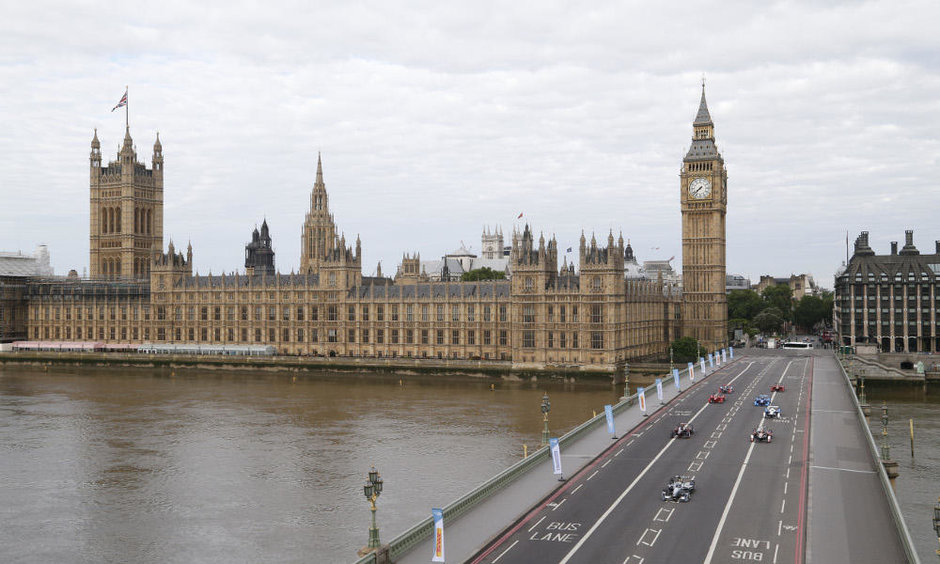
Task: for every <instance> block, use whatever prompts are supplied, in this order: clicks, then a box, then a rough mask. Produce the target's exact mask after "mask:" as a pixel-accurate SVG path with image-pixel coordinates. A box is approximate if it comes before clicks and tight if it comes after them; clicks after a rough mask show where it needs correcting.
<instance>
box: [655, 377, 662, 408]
mask: <svg viewBox="0 0 940 564" xmlns="http://www.w3.org/2000/svg"><path fill="white" fill-rule="evenodd" d="M656 397H658V398H659V403H660V404H661V403H663V379H662V378H657V379H656Z"/></svg>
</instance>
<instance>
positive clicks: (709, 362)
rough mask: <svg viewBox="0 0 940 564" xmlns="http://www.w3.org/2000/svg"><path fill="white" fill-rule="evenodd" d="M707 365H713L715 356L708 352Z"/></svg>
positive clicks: (711, 366) (712, 366) (710, 366)
mask: <svg viewBox="0 0 940 564" xmlns="http://www.w3.org/2000/svg"><path fill="white" fill-rule="evenodd" d="M708 367H709V368H714V367H715V357H713V356H712V353H708Z"/></svg>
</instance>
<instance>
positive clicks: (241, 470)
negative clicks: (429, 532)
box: [0, 366, 623, 563]
mask: <svg viewBox="0 0 940 564" xmlns="http://www.w3.org/2000/svg"><path fill="white" fill-rule="evenodd" d="M491 383H493V384H495V390H494V391H491V390H490V384H491ZM544 391H548V393H549V396H550V399H551V403H552V408H551V414H550V427H551V429H552V431H553V433H552V434H553V435H559V434H561V433H563V432H564V431H567V430H569V429H571V428H572V427H574V426H576V425H578V424H580V423H581V422H583V421H584V420H586V419H588V418H589V417H591V416H592V415H593V410H597V411H598V412H601V411H602V410H603V406H604V404H605V403H615V402H616V401H617V398H618V397H619V396H620V395H621V394H622V393H623V388H622V386H619V387H618V390H614V389H613V386H612V385H611V384H610V383H609V381H607V382H605V381H597V380H595V381H579V382H575V383H572V382H562V381H558V380H554V381H550V380H547V379H544V380H542V381H541V382H532V381H514V382H508V381H498V380H492V379H488V380H484V379H472V378H466V377H464V378H453V377H443V376H442V377H434V376H420V377H419V376H398V375H390V374H389V375H376V374H370V375H357V374H329V373H318V374H296V373H288V374H286V375H285V374H279V373H272V372H220V371H199V370H187V371H182V370H177V371H176V373H175V374H173V375H171V374H170V373H169V372H168V371H165V370H164V371H160V370H152V371H151V370H140V369H133V370H131V369H118V368H106V369H102V368H80V369H66V368H61V369H53V368H50V369H49V371H48V372H46V371H44V370H42V369H36V368H23V367H10V366H6V367H3V366H0V500H2V503H0V522H2V523H3V526H2V528H0V562H135V563H149V562H152V563H166V562H180V563H193V562H225V563H234V562H327V563H332V562H352V561H354V560H355V559H356V550H357V549H358V548H360V547H361V546H363V545H364V544H365V543H366V541H367V540H368V527H369V522H370V512H369V505H368V502H367V501H366V499H365V497H364V495H363V491H362V483H363V482H364V481H365V479H366V473H367V472H368V470H369V467H370V466H371V465H373V464H374V465H375V466H376V468H377V469H378V470H379V471H380V472H381V474H382V477H383V479H384V480H385V488H384V491H383V493H382V495H381V497H380V498H379V500H378V523H379V527H380V532H381V535H382V538H383V540H386V541H387V540H390V539H391V538H392V537H394V536H397V535H398V534H399V533H401V532H403V531H404V530H405V529H407V528H408V527H410V526H411V525H413V524H414V523H416V522H417V521H419V520H421V519H423V518H424V517H426V516H428V515H429V514H430V510H431V507H438V506H441V505H445V504H447V503H449V502H450V501H452V500H454V499H456V498H457V497H459V496H461V495H462V494H464V493H465V492H467V491H469V490H470V489H472V488H473V487H475V486H476V485H478V484H479V483H481V482H483V481H484V480H486V479H488V478H489V477H491V476H493V475H494V474H496V473H498V472H499V471H501V470H502V469H504V468H505V467H507V466H509V465H510V464H512V463H513V462H515V461H516V460H518V459H519V458H521V456H522V452H523V444H524V443H525V444H528V446H529V448H530V449H531V448H534V447H537V446H538V442H539V439H540V435H541V429H542V417H541V413H540V410H539V405H540V403H541V397H542V393H543V392H544Z"/></svg>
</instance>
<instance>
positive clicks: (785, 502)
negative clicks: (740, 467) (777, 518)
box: [552, 498, 787, 513]
mask: <svg viewBox="0 0 940 564" xmlns="http://www.w3.org/2000/svg"><path fill="white" fill-rule="evenodd" d="M786 507H787V499H786V498H783V500H782V501H781V502H780V513H783V510H784V509H786ZM552 511H554V510H552Z"/></svg>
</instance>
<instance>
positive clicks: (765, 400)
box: [754, 394, 770, 407]
mask: <svg viewBox="0 0 940 564" xmlns="http://www.w3.org/2000/svg"><path fill="white" fill-rule="evenodd" d="M754 405H760V406H765V407H766V406H768V405H770V396H768V395H767V394H760V395H758V396H757V397H756V398H754Z"/></svg>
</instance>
